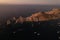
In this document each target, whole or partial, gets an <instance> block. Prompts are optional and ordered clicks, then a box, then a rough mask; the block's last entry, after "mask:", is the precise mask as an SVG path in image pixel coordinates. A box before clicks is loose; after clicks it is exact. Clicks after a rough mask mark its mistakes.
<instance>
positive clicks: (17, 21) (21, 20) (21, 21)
mask: <svg viewBox="0 0 60 40" xmlns="http://www.w3.org/2000/svg"><path fill="white" fill-rule="evenodd" d="M23 22H24V18H23V17H22V16H20V17H19V18H18V19H17V20H16V23H23Z"/></svg>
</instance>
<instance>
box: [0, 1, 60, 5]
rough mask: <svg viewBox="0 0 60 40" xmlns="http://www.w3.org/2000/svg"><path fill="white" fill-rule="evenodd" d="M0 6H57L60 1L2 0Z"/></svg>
mask: <svg viewBox="0 0 60 40" xmlns="http://www.w3.org/2000/svg"><path fill="white" fill-rule="evenodd" d="M0 4H41V5H46V4H48V5H49V4H50V5H52V4H53V5H57V4H60V0H0Z"/></svg>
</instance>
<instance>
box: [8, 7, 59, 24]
mask: <svg viewBox="0 0 60 40" xmlns="http://www.w3.org/2000/svg"><path fill="white" fill-rule="evenodd" d="M59 18H60V9H57V8H54V9H52V10H51V11H47V12H37V13H34V14H32V15H31V16H29V17H26V18H24V17H22V16H20V17H19V18H17V19H15V17H13V19H14V20H16V23H23V22H25V21H30V22H32V21H35V22H38V21H48V20H55V19H59ZM9 23H10V22H9V21H8V23H7V24H9Z"/></svg>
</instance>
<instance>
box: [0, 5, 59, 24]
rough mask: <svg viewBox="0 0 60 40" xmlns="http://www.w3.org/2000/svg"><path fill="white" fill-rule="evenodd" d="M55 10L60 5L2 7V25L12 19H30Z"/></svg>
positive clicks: (0, 18) (0, 14) (0, 17)
mask: <svg viewBox="0 0 60 40" xmlns="http://www.w3.org/2000/svg"><path fill="white" fill-rule="evenodd" d="M53 8H58V9H59V8H60V5H0V23H4V22H6V20H8V19H11V18H12V17H19V16H23V17H28V16H30V15H32V14H34V13H37V12H45V11H50V10H52V9H53Z"/></svg>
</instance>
